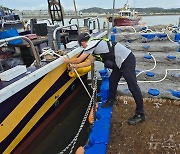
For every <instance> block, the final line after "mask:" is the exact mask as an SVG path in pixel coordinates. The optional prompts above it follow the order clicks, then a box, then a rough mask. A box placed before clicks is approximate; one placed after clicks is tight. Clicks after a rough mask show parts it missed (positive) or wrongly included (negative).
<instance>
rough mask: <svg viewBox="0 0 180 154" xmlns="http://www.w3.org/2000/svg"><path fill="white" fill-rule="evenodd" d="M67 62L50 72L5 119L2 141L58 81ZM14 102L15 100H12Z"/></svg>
mask: <svg viewBox="0 0 180 154" xmlns="http://www.w3.org/2000/svg"><path fill="white" fill-rule="evenodd" d="M66 68H67V67H66V64H62V65H61V66H59V67H57V68H56V69H54V70H53V71H51V72H49V73H48V74H47V75H46V76H45V77H44V78H43V79H42V80H41V81H40V82H39V83H38V84H37V85H36V86H35V87H34V88H33V89H32V90H31V92H30V93H29V94H28V95H27V96H26V97H25V98H24V99H23V100H22V101H21V102H20V103H19V104H18V105H17V106H16V108H15V109H14V110H13V111H12V112H11V113H10V114H9V115H8V116H7V117H6V119H4V121H3V122H2V123H1V124H3V126H1V127H0V142H2V141H3V140H4V139H5V138H6V137H7V136H8V135H9V134H10V133H11V132H12V131H13V129H14V128H15V127H16V126H17V125H18V124H19V122H20V121H21V120H22V119H23V118H24V117H25V116H26V114H27V113H28V112H29V111H30V110H31V109H32V108H33V106H34V105H35V104H36V103H37V102H38V101H39V100H40V98H41V97H42V96H43V95H44V94H45V93H46V92H47V91H48V89H49V88H50V87H51V86H52V85H53V84H54V83H55V82H56V81H57V79H58V78H59V77H60V76H61V75H62V74H63V73H64V71H65V70H66ZM12 103H13V102H12Z"/></svg>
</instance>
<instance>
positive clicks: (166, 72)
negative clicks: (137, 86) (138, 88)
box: [118, 53, 180, 85]
mask: <svg viewBox="0 0 180 154" xmlns="http://www.w3.org/2000/svg"><path fill="white" fill-rule="evenodd" d="M149 54H150V55H151V53H149ZM151 56H152V58H153V60H154V66H153V68H151V69H149V70H144V71H141V72H140V73H139V74H137V75H136V76H139V75H140V74H142V73H143V72H147V71H152V70H154V69H155V68H156V64H157V63H156V59H155V58H154V56H153V55H151ZM168 71H180V69H166V70H165V75H164V77H163V78H162V79H160V80H156V81H153V80H150V81H139V80H138V81H137V82H138V83H158V82H162V81H163V80H165V79H166V77H167V74H168ZM118 84H119V85H124V84H127V82H119V83H118Z"/></svg>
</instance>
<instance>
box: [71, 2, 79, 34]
mask: <svg viewBox="0 0 180 154" xmlns="http://www.w3.org/2000/svg"><path fill="white" fill-rule="evenodd" d="M73 3H74V9H75V13H76V19H77V25H78V34H79V33H80V32H79V20H78V13H77V8H76V2H75V0H73Z"/></svg>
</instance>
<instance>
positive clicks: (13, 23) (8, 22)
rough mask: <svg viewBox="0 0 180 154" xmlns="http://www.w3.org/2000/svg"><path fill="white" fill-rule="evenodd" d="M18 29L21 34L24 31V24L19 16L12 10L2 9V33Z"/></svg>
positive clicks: (0, 18)
mask: <svg viewBox="0 0 180 154" xmlns="http://www.w3.org/2000/svg"><path fill="white" fill-rule="evenodd" d="M11 28H16V29H17V30H18V31H19V32H22V31H23V30H24V23H23V21H22V20H21V19H20V16H19V15H18V14H15V13H13V12H12V10H10V9H9V10H3V8H0V31H2V30H8V29H11Z"/></svg>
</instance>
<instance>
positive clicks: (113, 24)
mask: <svg viewBox="0 0 180 154" xmlns="http://www.w3.org/2000/svg"><path fill="white" fill-rule="evenodd" d="M114 12H115V0H113V15H112V27H114Z"/></svg>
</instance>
